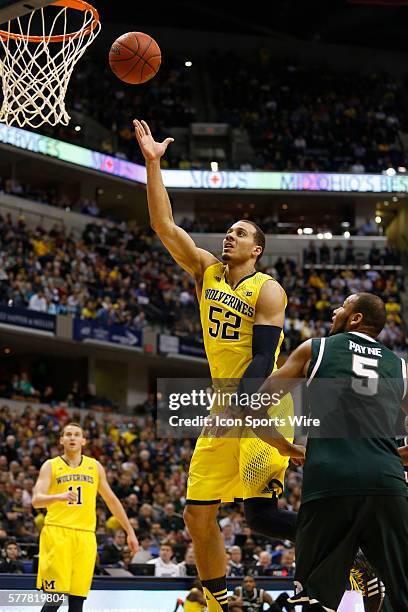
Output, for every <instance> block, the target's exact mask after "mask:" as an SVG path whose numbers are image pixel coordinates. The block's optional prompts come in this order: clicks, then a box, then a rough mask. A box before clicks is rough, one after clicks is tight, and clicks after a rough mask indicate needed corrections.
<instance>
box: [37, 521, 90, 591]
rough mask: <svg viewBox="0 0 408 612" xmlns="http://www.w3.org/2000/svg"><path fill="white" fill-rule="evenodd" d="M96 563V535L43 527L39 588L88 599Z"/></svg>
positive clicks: (62, 528) (55, 527)
mask: <svg viewBox="0 0 408 612" xmlns="http://www.w3.org/2000/svg"><path fill="white" fill-rule="evenodd" d="M95 561H96V537H95V534H94V532H92V531H81V530H79V529H69V528H67V527H57V526H54V525H44V527H43V528H42V530H41V535H40V559H39V564H38V575H37V589H42V590H43V591H46V592H49V593H53V592H56V593H69V594H70V595H78V596H79V597H87V595H88V593H89V590H90V588H91V583H92V576H93V573H94V569H95Z"/></svg>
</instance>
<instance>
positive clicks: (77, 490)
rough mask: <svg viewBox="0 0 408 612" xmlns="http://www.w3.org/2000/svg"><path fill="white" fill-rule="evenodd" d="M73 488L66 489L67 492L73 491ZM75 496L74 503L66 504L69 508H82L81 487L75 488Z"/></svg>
mask: <svg viewBox="0 0 408 612" xmlns="http://www.w3.org/2000/svg"><path fill="white" fill-rule="evenodd" d="M73 490H74V487H72V486H71V487H68V491H73ZM76 494H77V500H76V502H68V505H69V506H73V505H77V506H82V487H81V485H78V486H77V488H76Z"/></svg>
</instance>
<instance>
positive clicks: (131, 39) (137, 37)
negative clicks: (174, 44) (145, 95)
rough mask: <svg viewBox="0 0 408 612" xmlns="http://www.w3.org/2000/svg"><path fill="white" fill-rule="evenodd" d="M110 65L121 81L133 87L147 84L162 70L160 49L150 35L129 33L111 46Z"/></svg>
mask: <svg viewBox="0 0 408 612" xmlns="http://www.w3.org/2000/svg"><path fill="white" fill-rule="evenodd" d="M109 64H110V67H111V68H112V71H113V72H114V73H115V74H116V76H117V77H118V79H120V80H121V81H124V82H125V83H131V84H132V85H137V84H138V83H146V81H149V79H152V78H153V77H154V75H155V74H156V72H157V71H158V69H159V68H160V64H161V51H160V47H159V45H158V44H157V42H156V41H155V40H154V38H152V37H151V36H149V34H144V33H143V32H128V33H127V34H122V36H119V38H117V39H116V40H115V42H114V43H113V45H112V46H111V48H110V51H109Z"/></svg>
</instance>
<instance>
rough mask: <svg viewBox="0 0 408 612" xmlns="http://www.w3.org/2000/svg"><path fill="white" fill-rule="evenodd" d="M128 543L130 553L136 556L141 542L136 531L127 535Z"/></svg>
mask: <svg viewBox="0 0 408 612" xmlns="http://www.w3.org/2000/svg"><path fill="white" fill-rule="evenodd" d="M127 543H128V546H129V548H130V552H131V553H132V554H133V555H135V554H136V553H137V551H138V550H139V540H138V539H137V537H136V534H135V532H134V531H131V532H130V533H128V534H127Z"/></svg>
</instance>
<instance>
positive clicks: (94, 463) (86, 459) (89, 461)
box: [82, 455, 102, 469]
mask: <svg viewBox="0 0 408 612" xmlns="http://www.w3.org/2000/svg"><path fill="white" fill-rule="evenodd" d="M82 463H83V465H87V466H90V467H95V468H96V469H99V466H101V467H102V465H101V464H100V463H99V461H98V460H97V459H95V457H90V456H89V455H82Z"/></svg>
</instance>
